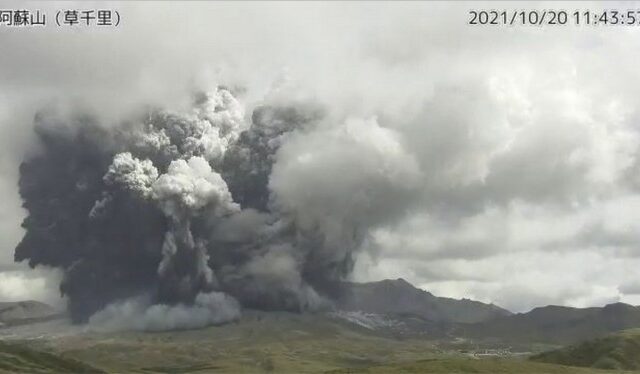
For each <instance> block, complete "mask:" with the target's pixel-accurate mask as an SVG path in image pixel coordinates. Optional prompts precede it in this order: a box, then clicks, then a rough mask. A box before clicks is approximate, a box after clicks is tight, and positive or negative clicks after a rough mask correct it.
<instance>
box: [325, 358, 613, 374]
mask: <svg viewBox="0 0 640 374" xmlns="http://www.w3.org/2000/svg"><path fill="white" fill-rule="evenodd" d="M330 373H332V374H347V373H353V374H356V373H358V374H359V373H381V374H382V373H407V374H411V373H415V374H422V373H425V374H428V373H438V374H445V373H446V374H456V373H486V374H500V373H504V374H507V373H509V374H511V373H518V374H606V373H611V372H610V371H607V370H597V369H591V368H578V367H570V366H562V365H552V364H545V363H540V362H531V361H529V362H527V361H526V360H518V359H508V358H491V359H472V358H439V359H430V360H421V361H416V362H412V363H402V364H390V365H381V366H373V367H368V368H359V369H342V370H335V371H332V372H330Z"/></svg>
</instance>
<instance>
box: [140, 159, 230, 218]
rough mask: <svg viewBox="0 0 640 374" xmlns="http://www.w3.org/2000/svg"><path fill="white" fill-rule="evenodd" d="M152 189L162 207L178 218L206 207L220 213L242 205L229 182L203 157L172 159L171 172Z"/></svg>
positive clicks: (164, 210)
mask: <svg viewBox="0 0 640 374" xmlns="http://www.w3.org/2000/svg"><path fill="white" fill-rule="evenodd" d="M152 191H153V193H152V198H153V199H154V200H157V201H158V203H159V204H160V207H161V209H162V211H163V212H164V213H165V214H166V215H167V216H168V217H172V218H174V219H176V220H180V219H182V218H184V217H185V216H187V217H188V216H193V215H197V214H199V213H201V210H202V209H203V208H205V207H208V208H210V209H211V210H210V212H212V213H213V214H215V215H217V216H222V215H225V214H229V213H232V212H236V211H238V210H239V209H240V208H239V206H238V205H237V204H235V203H234V202H233V199H232V198H231V193H230V192H229V189H228V188H227V183H226V182H225V181H224V180H223V179H222V177H221V176H220V174H218V173H217V172H215V171H213V170H212V169H211V166H210V165H209V163H208V162H207V161H206V160H205V159H204V158H202V157H191V158H190V159H189V160H188V161H185V160H175V161H172V162H171V164H170V165H169V170H168V171H167V173H166V174H163V175H161V176H160V177H159V178H158V179H157V180H156V181H155V182H154V183H153V186H152Z"/></svg>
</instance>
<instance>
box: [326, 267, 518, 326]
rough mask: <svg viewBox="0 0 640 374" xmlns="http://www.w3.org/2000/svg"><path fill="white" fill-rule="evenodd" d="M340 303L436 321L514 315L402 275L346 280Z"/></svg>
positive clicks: (347, 307)
mask: <svg viewBox="0 0 640 374" xmlns="http://www.w3.org/2000/svg"><path fill="white" fill-rule="evenodd" d="M345 288H346V291H345V293H344V295H343V297H342V299H341V300H340V301H339V303H338V306H339V307H340V308H341V309H343V310H348V311H362V312H367V313H377V314H397V315H414V316H418V317H421V318H423V319H426V320H429V321H431V322H437V323H477V322H483V321H489V320H492V319H495V318H498V317H504V316H509V315H511V312H509V311H508V310H505V309H502V308H500V307H498V306H496V305H493V304H485V303H481V302H479V301H473V300H468V299H462V300H456V299H450V298H446V297H437V296H434V295H433V294H431V293H429V292H427V291H424V290H421V289H419V288H416V287H414V286H413V285H412V284H411V283H409V282H407V281H405V280H404V279H402V278H399V279H396V280H390V279H387V280H383V281H379V282H370V283H347V284H346V287H345Z"/></svg>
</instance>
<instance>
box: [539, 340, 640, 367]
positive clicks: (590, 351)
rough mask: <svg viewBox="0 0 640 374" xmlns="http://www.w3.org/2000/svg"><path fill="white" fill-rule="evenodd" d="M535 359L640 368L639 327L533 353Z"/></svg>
mask: <svg viewBox="0 0 640 374" xmlns="http://www.w3.org/2000/svg"><path fill="white" fill-rule="evenodd" d="M531 360H533V361H539V362H547V363H553V364H560V365H569V366H584V367H593V368H597V369H615V370H639V369H640V330H630V331H625V332H622V333H618V334H614V335H610V336H606V337H603V338H599V339H594V340H589V341H586V342H582V343H580V344H577V345H573V346H569V347H565V348H562V349H558V350H555V351H550V352H544V353H541V354H538V355H536V356H533V357H531Z"/></svg>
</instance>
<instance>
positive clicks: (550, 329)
mask: <svg viewBox="0 0 640 374" xmlns="http://www.w3.org/2000/svg"><path fill="white" fill-rule="evenodd" d="M636 327H640V308H639V307H635V306H632V305H628V304H623V303H615V304H609V305H606V306H604V307H601V308H584V309H580V308H570V307H562V306H545V307H540V308H535V309H533V310H532V311H530V312H528V313H518V314H513V315H510V316H505V317H500V318H497V319H494V320H491V321H486V322H483V323H476V324H472V325H468V326H464V327H461V328H460V331H458V334H459V335H461V336H464V337H470V338H495V339H499V340H501V341H513V342H521V341H527V342H538V343H554V344H571V343H575V342H577V341H580V340H585V339H592V338H595V337H598V336H603V335H606V334H609V333H612V332H616V331H621V330H625V329H630V328H636Z"/></svg>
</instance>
